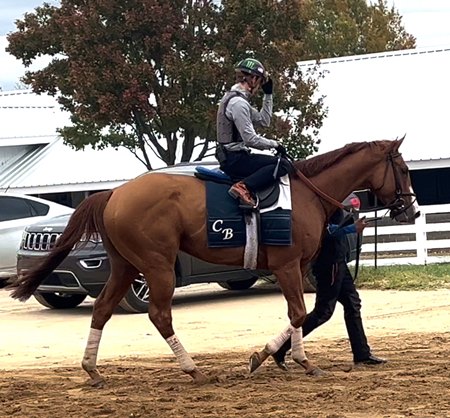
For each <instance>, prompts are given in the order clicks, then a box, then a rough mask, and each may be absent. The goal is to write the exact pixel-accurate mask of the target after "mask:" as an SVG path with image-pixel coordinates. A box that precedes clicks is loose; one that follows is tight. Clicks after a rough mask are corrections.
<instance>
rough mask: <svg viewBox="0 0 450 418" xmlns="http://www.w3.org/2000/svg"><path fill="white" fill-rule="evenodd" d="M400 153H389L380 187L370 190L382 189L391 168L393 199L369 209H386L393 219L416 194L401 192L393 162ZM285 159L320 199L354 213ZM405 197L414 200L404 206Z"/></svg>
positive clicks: (352, 209) (403, 210) (406, 207)
mask: <svg viewBox="0 0 450 418" xmlns="http://www.w3.org/2000/svg"><path fill="white" fill-rule="evenodd" d="M401 155H402V154H401V153H400V152H398V151H395V152H394V151H391V152H389V154H388V155H387V164H386V168H385V171H384V176H383V182H382V184H381V186H380V187H377V188H375V187H374V188H372V191H374V192H376V191H379V190H381V189H382V188H383V187H384V184H385V182H386V177H387V174H388V171H389V167H392V171H393V173H394V181H395V199H394V200H393V201H392V202H390V203H388V204H386V205H383V206H377V207H375V208H370V211H371V212H372V211H377V210H383V209H388V210H390V217H391V218H392V219H394V218H395V217H396V216H398V215H400V214H402V213H404V212H406V211H407V210H408V209H409V208H410V207H411V206H412V205H413V204H414V203H415V202H416V200H417V197H416V194H415V193H411V192H404V191H403V190H402V186H401V181H400V174H399V173H398V170H397V169H396V165H395V162H394V160H395V159H396V158H398V157H401ZM285 157H287V160H288V161H289V162H290V164H291V167H292V168H293V169H294V172H295V174H296V175H297V177H299V178H300V179H301V180H303V182H304V183H305V184H306V185H307V186H308V187H309V188H310V189H311V190H312V191H313V192H315V193H316V194H317V195H319V196H320V197H321V198H322V199H324V200H326V201H327V202H329V203H331V204H332V205H334V206H336V207H338V208H340V209H344V210H346V211H347V212H354V211H355V209H354V208H353V206H351V205H348V206H346V205H343V204H342V203H341V202H339V201H337V200H336V199H334V198H332V197H331V196H329V195H327V194H326V193H325V192H323V191H322V190H320V189H319V188H318V187H317V186H316V185H315V184H314V183H313V182H312V181H311V180H309V178H308V177H306V176H305V175H304V174H303V173H302V172H301V171H300V170H299V169H298V168H297V167H295V166H294V164H293V158H292V157H290V156H289V155H285ZM389 163H390V164H389ZM405 197H414V199H411V203H409V205H407V206H405V199H404V198H405Z"/></svg>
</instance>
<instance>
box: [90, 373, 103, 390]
mask: <svg viewBox="0 0 450 418" xmlns="http://www.w3.org/2000/svg"><path fill="white" fill-rule="evenodd" d="M105 383H106V382H105V379H103V377H101V376H100V377H97V378H95V379H89V380H88V384H89V385H90V386H92V387H93V388H99V389H101V388H103V387H105Z"/></svg>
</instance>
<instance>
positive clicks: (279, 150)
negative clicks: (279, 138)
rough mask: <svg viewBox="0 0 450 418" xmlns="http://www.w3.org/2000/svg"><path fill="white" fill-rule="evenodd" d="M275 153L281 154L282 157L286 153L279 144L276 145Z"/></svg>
mask: <svg viewBox="0 0 450 418" xmlns="http://www.w3.org/2000/svg"><path fill="white" fill-rule="evenodd" d="M277 155H281V156H282V157H285V156H286V155H287V149H286V148H284V147H283V145H281V144H278V145H277Z"/></svg>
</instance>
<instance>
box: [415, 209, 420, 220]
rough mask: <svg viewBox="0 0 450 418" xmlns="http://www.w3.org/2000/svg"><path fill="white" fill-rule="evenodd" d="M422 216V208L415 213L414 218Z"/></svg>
mask: <svg viewBox="0 0 450 418" xmlns="http://www.w3.org/2000/svg"><path fill="white" fill-rule="evenodd" d="M419 216H420V210H418V211H417V212H416V213H415V215H414V219H417V218H418V217H419Z"/></svg>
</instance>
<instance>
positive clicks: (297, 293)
mask: <svg viewBox="0 0 450 418" xmlns="http://www.w3.org/2000/svg"><path fill="white" fill-rule="evenodd" d="M273 273H274V274H275V276H276V278H277V280H278V284H279V286H280V288H281V290H282V292H283V295H284V297H285V299H286V301H287V304H288V315H289V319H290V320H291V323H290V324H289V326H288V327H287V328H286V329H284V330H283V331H282V332H281V333H280V334H279V335H278V336H276V337H275V338H274V339H272V340H271V341H269V342H268V343H267V344H266V346H265V347H264V349H263V350H262V351H260V352H256V353H253V355H252V356H251V357H250V364H249V369H250V373H252V372H253V371H255V370H256V369H257V368H258V367H259V366H260V365H261V364H262V363H263V362H264V361H265V360H266V359H267V358H268V357H269V356H270V355H272V354H274V353H276V352H277V351H278V350H279V349H280V347H281V346H282V345H283V344H284V343H285V342H286V340H287V339H288V338H291V339H292V358H293V359H294V361H295V362H297V363H298V364H300V365H301V366H302V367H303V368H304V369H305V372H306V373H307V374H314V375H320V374H322V372H321V370H320V369H319V368H318V367H316V366H314V365H313V364H312V363H311V361H309V360H308V358H307V357H306V354H305V350H304V347H303V336H302V328H301V326H302V324H303V322H304V320H305V317H306V306H305V301H304V299H303V283H302V274H301V270H300V262H298V261H293V262H292V263H291V264H289V265H287V266H285V267H283V268H282V269H273Z"/></svg>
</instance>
